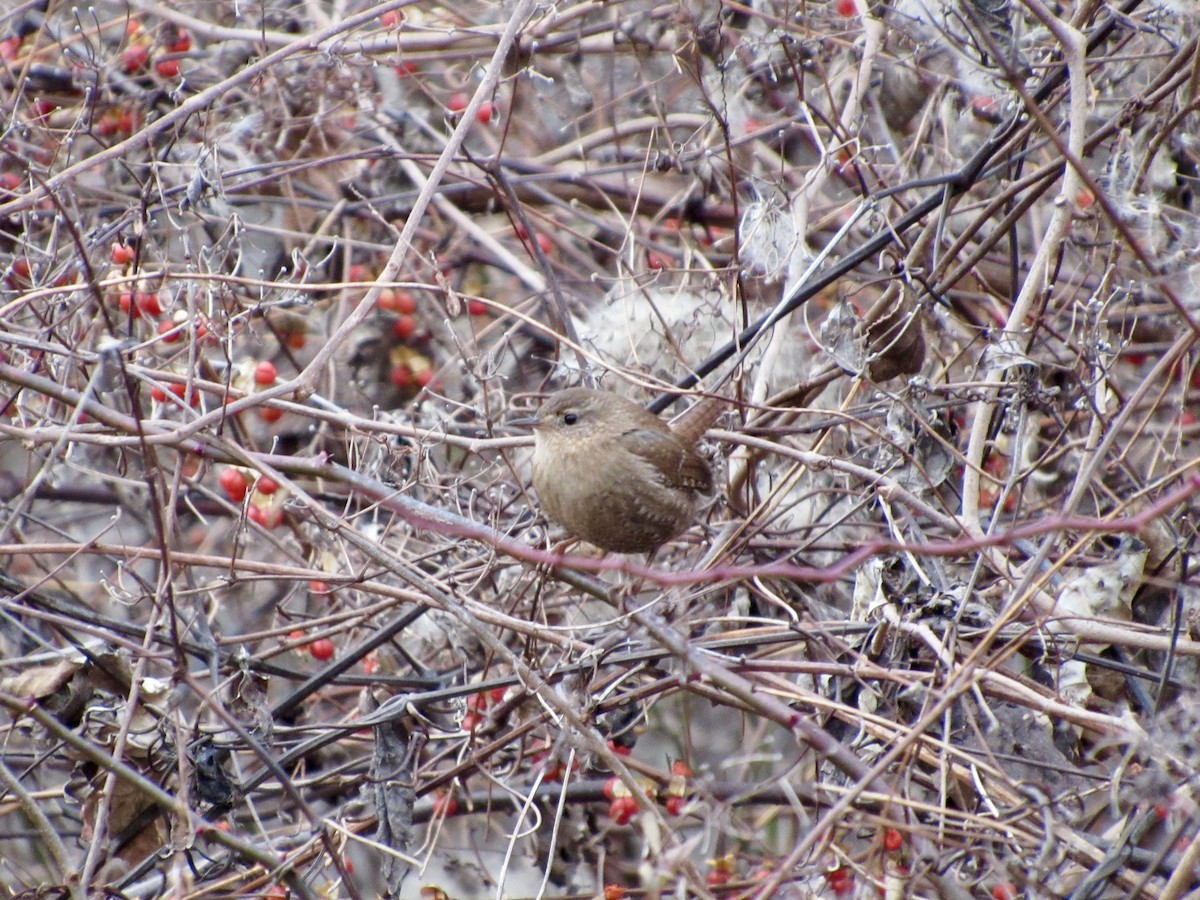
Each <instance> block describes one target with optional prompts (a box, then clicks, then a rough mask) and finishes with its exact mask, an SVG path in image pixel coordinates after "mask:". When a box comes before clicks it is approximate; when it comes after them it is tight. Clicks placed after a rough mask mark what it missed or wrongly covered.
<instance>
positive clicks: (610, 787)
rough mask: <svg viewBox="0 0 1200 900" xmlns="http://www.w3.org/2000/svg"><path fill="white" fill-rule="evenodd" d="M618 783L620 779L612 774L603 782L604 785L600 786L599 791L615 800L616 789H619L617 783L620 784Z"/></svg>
mask: <svg viewBox="0 0 1200 900" xmlns="http://www.w3.org/2000/svg"><path fill="white" fill-rule="evenodd" d="M620 784H621V779H620V778H617V777H616V776H615V775H614V776H613V777H612V778H610V779H608V781H606V782H604V787H602V788H601V789H600V791H601V793H603V794H604V796H605V798H606V799H608V800H616V799H617V791H618V790H619V787H618V785H620Z"/></svg>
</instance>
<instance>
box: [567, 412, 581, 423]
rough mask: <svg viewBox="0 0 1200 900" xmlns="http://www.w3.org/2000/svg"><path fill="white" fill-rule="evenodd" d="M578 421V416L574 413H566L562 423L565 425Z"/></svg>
mask: <svg viewBox="0 0 1200 900" xmlns="http://www.w3.org/2000/svg"><path fill="white" fill-rule="evenodd" d="M578 421H579V416H578V415H577V414H576V413H567V414H565V415H564V416H563V423H564V424H566V425H574V424H575V423H576V422H578Z"/></svg>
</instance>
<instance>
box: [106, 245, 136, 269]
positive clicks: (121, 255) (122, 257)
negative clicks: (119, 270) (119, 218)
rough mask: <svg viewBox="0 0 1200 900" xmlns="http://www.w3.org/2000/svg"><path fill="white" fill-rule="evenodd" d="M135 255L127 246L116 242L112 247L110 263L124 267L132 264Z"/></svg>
mask: <svg viewBox="0 0 1200 900" xmlns="http://www.w3.org/2000/svg"><path fill="white" fill-rule="evenodd" d="M136 255H137V254H136V253H135V252H134V250H133V248H132V247H130V246H129V245H128V244H122V243H121V242H120V241H116V242H115V243H114V244H113V245H112V261H113V262H114V263H115V264H116V265H118V266H125V265H128V264H129V263H131V262H133V258H134V256H136Z"/></svg>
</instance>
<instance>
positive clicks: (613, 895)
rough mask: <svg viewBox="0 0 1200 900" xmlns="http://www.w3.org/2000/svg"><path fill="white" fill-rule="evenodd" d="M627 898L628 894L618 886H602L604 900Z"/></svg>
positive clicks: (622, 899)
mask: <svg viewBox="0 0 1200 900" xmlns="http://www.w3.org/2000/svg"><path fill="white" fill-rule="evenodd" d="M627 896H629V894H628V893H627V892H626V890H625V888H623V887H621V885H619V884H606V885H605V886H604V900H625V898H626V897H627Z"/></svg>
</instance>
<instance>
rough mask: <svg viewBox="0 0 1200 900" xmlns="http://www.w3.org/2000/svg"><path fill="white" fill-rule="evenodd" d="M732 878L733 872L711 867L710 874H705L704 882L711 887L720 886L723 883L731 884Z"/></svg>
mask: <svg viewBox="0 0 1200 900" xmlns="http://www.w3.org/2000/svg"><path fill="white" fill-rule="evenodd" d="M732 878H733V873H732V872H727V871H725V870H724V869H709V871H708V874H707V875H705V876H704V882H705V884H707V885H708V886H709V887H720V886H721V885H723V884H729V882H730V880H731V879H732Z"/></svg>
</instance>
